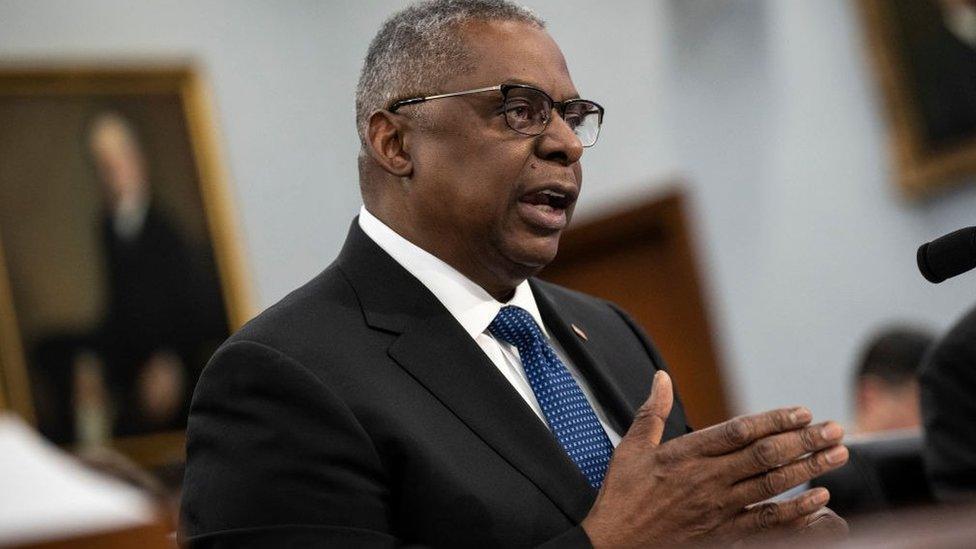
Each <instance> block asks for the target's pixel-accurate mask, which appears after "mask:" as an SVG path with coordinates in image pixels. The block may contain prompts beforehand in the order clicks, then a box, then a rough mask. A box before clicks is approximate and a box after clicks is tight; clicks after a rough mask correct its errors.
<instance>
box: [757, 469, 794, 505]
mask: <svg viewBox="0 0 976 549" xmlns="http://www.w3.org/2000/svg"><path fill="white" fill-rule="evenodd" d="M787 481H788V478H787V476H786V473H785V472H784V471H783V470H782V469H773V470H772V471H770V472H768V473H766V474H765V475H763V477H762V492H763V496H764V497H767V498H770V497H773V496H775V495H777V494H779V493H780V492H782V491H783V490H785V489H786V483H787Z"/></svg>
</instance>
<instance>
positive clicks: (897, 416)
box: [855, 328, 935, 433]
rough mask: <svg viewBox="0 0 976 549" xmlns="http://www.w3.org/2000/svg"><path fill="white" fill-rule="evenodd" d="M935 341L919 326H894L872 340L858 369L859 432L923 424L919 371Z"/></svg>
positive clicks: (857, 408) (856, 389)
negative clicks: (920, 409) (920, 407)
mask: <svg viewBox="0 0 976 549" xmlns="http://www.w3.org/2000/svg"><path fill="white" fill-rule="evenodd" d="M934 342H935V338H933V337H932V335H931V334H929V333H928V332H925V331H922V330H919V329H915V328H890V329H887V330H885V331H883V332H881V333H879V334H877V335H876V336H874V337H873V338H872V339H871V341H870V342H869V344H868V346H867V347H866V348H865V350H864V352H863V356H862V357H861V359H860V363H859V364H858V367H857V372H856V380H855V385H856V387H855V391H856V394H855V399H856V402H855V407H856V416H855V422H856V424H857V431H858V432H859V433H873V432H877V431H890V430H894V429H912V428H916V427H919V426H920V425H921V422H922V420H921V414H920V412H919V394H918V372H919V369H920V368H921V366H922V360H923V359H924V358H925V353H926V352H928V350H929V348H930V347H931V346H932V344H933V343H934Z"/></svg>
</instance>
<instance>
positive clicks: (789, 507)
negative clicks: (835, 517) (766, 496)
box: [732, 488, 830, 535]
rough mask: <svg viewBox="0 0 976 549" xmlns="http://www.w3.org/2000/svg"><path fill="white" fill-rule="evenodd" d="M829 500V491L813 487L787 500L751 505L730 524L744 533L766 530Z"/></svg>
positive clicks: (809, 511) (801, 515)
mask: <svg viewBox="0 0 976 549" xmlns="http://www.w3.org/2000/svg"><path fill="white" fill-rule="evenodd" d="M829 500H830V492H828V491H827V490H826V489H824V488H814V489H813V490H808V491H806V492H804V493H802V494H800V495H799V496H797V497H795V498H793V499H790V500H787V501H781V502H775V503H773V502H769V503H760V504H758V505H753V506H752V507H749V508H748V509H745V510H743V511H742V512H741V513H739V514H738V515H736V516H735V518H733V519H732V526H733V528H734V529H735V530H737V531H739V532H741V533H743V534H746V535H749V534H755V533H760V532H764V531H768V530H770V529H772V528H775V527H777V526H782V525H785V524H789V523H791V522H793V521H795V520H797V519H799V518H801V517H804V516H806V515H809V514H811V513H813V512H815V511H817V510H818V509H820V508H822V507H823V506H824V505H827V501H829Z"/></svg>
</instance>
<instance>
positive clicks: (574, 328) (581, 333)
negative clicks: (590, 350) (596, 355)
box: [570, 324, 589, 341]
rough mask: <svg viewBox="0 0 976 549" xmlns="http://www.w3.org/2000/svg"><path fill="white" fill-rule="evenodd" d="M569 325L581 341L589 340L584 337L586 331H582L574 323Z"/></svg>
mask: <svg viewBox="0 0 976 549" xmlns="http://www.w3.org/2000/svg"><path fill="white" fill-rule="evenodd" d="M570 326H572V328H573V331H574V332H576V335H578V336H579V338H580V339H582V340H583V341H589V338H588V337H586V332H584V331H583V330H582V329H581V328H580V327H579V326H577V325H575V324H570Z"/></svg>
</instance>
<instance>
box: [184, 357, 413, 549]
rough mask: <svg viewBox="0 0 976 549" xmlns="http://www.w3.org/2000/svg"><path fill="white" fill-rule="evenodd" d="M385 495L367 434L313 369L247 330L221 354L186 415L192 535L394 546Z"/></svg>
mask: <svg viewBox="0 0 976 549" xmlns="http://www.w3.org/2000/svg"><path fill="white" fill-rule="evenodd" d="M388 499H389V493H388V489H387V482H386V479H385V474H384V470H383V467H382V465H381V463H380V459H379V456H378V454H377V452H376V450H375V448H374V446H373V444H372V441H371V440H370V438H369V436H368V434H367V433H366V431H365V430H363V428H362V427H361V425H360V424H359V423H358V421H357V419H356V417H355V416H354V415H353V413H352V412H351V410H350V409H349V408H348V407H347V406H346V405H345V404H344V403H343V402H342V400H341V399H339V398H338V397H337V396H336V395H335V394H334V392H333V391H331V390H330V389H329V387H327V386H326V385H325V384H324V383H322V381H321V380H320V379H319V378H318V377H316V376H315V375H313V374H312V373H311V372H309V371H308V370H307V369H305V368H304V367H303V366H302V365H301V364H299V363H298V362H296V361H295V360H292V359H291V358H289V357H287V356H285V355H284V354H282V353H280V352H278V351H276V350H274V349H272V348H270V347H267V346H265V345H262V344H259V343H254V342H250V341H237V342H233V343H229V344H227V345H225V346H224V347H222V348H221V349H220V350H219V351H218V352H217V354H216V355H214V358H213V359H212V360H211V362H210V364H209V365H208V366H207V368H205V369H204V372H203V374H202V376H201V378H200V381H199V383H198V386H197V389H196V392H195V395H194V398H193V404H192V408H191V411H190V419H189V424H188V427H187V468H186V476H185V480H184V487H183V505H182V528H183V532H182V533H183V534H184V536H185V539H183V541H184V542H185V543H186V545H187V546H188V547H191V548H221V547H293V546H302V547H331V546H356V547H390V546H394V545H396V544H397V541H396V539H394V537H393V536H392V535H391V534H390V533H389V532H390V516H389V510H388V507H389V506H388Z"/></svg>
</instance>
